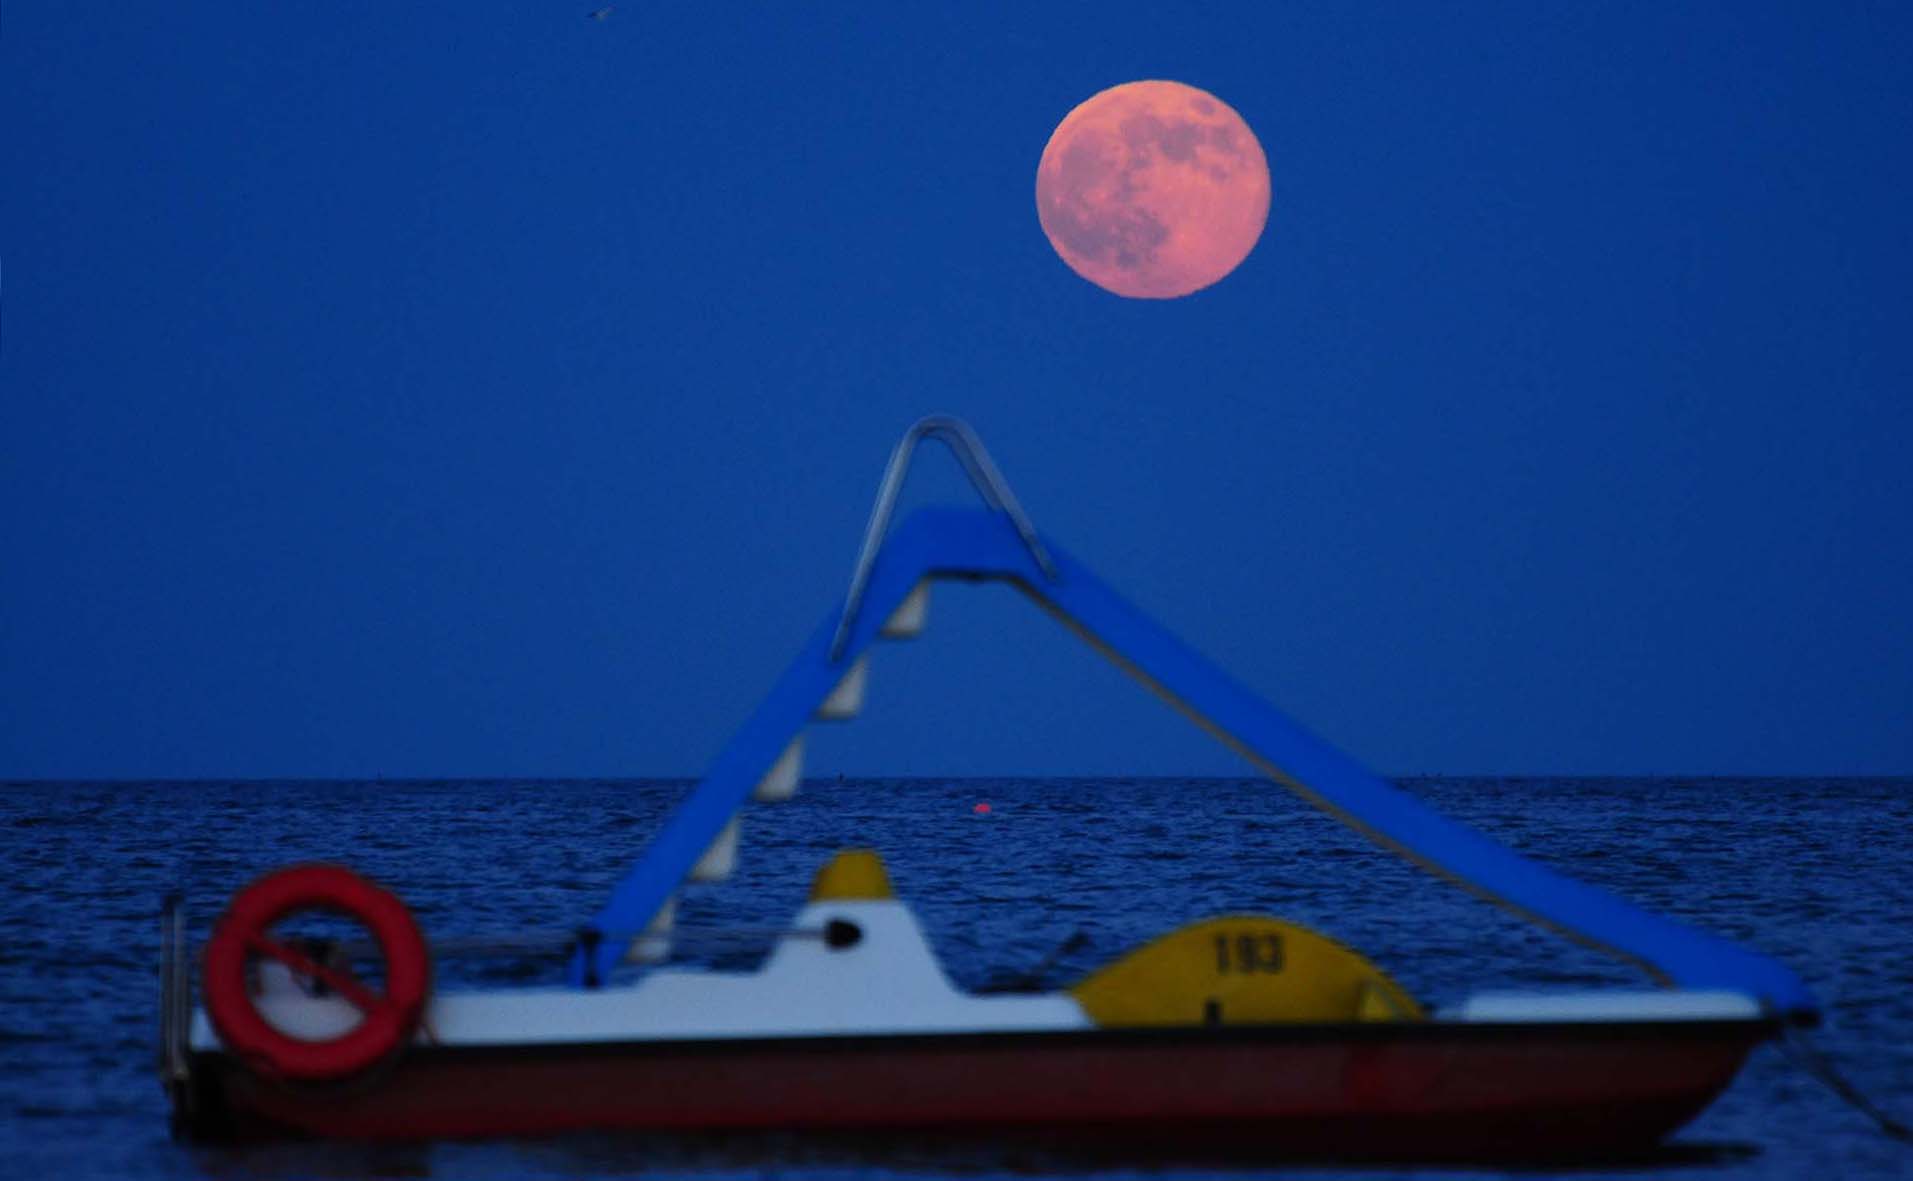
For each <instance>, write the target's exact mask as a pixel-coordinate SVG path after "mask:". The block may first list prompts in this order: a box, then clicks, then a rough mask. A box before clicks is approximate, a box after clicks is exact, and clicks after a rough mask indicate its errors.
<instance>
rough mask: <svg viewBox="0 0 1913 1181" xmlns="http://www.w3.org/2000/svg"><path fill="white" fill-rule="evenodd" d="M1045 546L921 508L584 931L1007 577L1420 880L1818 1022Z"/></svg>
mask: <svg viewBox="0 0 1913 1181" xmlns="http://www.w3.org/2000/svg"><path fill="white" fill-rule="evenodd" d="M1044 542H1045V544H1046V545H1047V546H1049V548H1050V552H1051V555H1052V557H1053V558H1054V560H1055V563H1056V567H1057V571H1058V576H1057V577H1056V578H1055V579H1054V580H1048V579H1045V578H1044V577H1043V575H1042V573H1041V572H1040V571H1038V570H1037V569H1036V567H1035V565H1034V564H1033V562H1032V561H1031V559H1030V556H1029V552H1028V550H1027V549H1026V548H1025V547H1024V546H1023V544H1022V541H1021V540H1020V539H1019V538H1018V537H1017V535H1016V533H1015V531H1014V530H1013V529H1012V528H1011V527H1010V525H1009V523H1008V521H1007V519H1006V518H1004V517H1003V516H1001V515H1000V514H998V513H994V512H989V511H983V510H974V509H926V510H922V511H920V512H918V513H916V514H914V515H913V516H911V517H910V518H909V519H908V520H906V521H905V522H904V523H903V524H902V525H901V526H899V527H898V528H897V530H896V532H895V533H894V534H893V535H892V536H891V538H890V539H889V541H888V542H887V543H886V544H885V546H884V548H883V550H882V552H881V553H880V555H879V556H878V559H877V562H876V565H875V567H874V569H873V571H872V574H871V578H870V583H869V587H868V590H867V592H866V595H865V598H864V605H863V608H862V610H861V611H860V613H859V616H858V618H857V619H856V620H855V621H854V623H853V626H852V628H851V631H850V639H849V642H848V643H847V644H846V645H845V648H844V651H843V653H842V655H841V658H840V659H839V660H838V661H837V662H835V663H832V662H831V661H830V660H829V658H828V651H829V646H830V640H831V634H832V632H833V631H834V629H835V627H836V625H837V612H836V611H834V610H833V611H832V612H831V613H830V614H829V615H827V616H826V617H825V618H824V619H823V621H822V622H820V623H819V624H818V626H817V627H816V629H815V630H814V631H813V632H812V634H811V637H810V639H809V641H808V642H807V643H806V644H805V646H804V649H803V651H802V652H801V653H800V654H799V655H798V657H797V659H796V660H795V661H794V662H792V664H791V666H790V667H789V668H788V669H787V670H786V671H785V673H784V675H783V676H782V677H781V678H780V679H779V680H778V682H777V684H776V686H775V687H774V688H773V689H772V690H771V692H770V695H769V696H768V697H766V698H765V699H764V702H763V704H761V705H760V706H758V708H757V711H756V712H755V713H754V714H752V715H751V717H750V719H749V721H747V722H746V723H745V724H744V728H743V729H742V730H740V731H739V732H738V733H737V735H736V736H735V737H734V738H733V739H732V740H731V742H730V744H729V745H728V746H727V747H726V748H725V750H724V752H723V753H722V754H721V755H719V756H718V759H717V762H716V763H715V764H714V765H713V766H712V768H711V770H710V773H709V774H708V775H707V776H706V777H705V779H704V781H703V782H702V783H700V784H699V785H698V787H697V789H696V790H695V791H694V792H693V793H692V794H691V796H690V797H689V798H688V799H687V800H686V801H685V802H684V803H683V804H682V805H681V806H680V807H679V808H678V810H677V812H676V813H675V814H673V815H672V817H671V818H670V820H669V821H667V822H666V824H665V826H664V828H663V830H662V831H661V832H660V833H659V834H658V836H657V838H656V840H655V841H654V842H653V843H652V845H651V847H650V848H649V849H647V850H646V851H645V853H644V855H643V856H642V857H641V858H640V859H639V861H638V863H637V864H636V865H635V866H634V867H633V868H632V870H631V871H630V873H628V874H627V875H626V876H625V877H624V879H623V880H621V881H620V882H619V883H618V884H617V886H616V888H615V889H614V890H613V892H612V896H611V899H610V901H609V902H608V903H607V904H606V905H605V907H604V909H603V910H602V911H600V912H599V914H598V916H597V917H596V919H595V920H594V921H593V924H592V925H593V926H594V927H596V928H597V929H598V930H600V931H604V932H607V933H611V932H617V933H620V934H625V935H628V934H635V933H637V932H639V931H642V930H643V928H644V927H645V925H646V924H647V923H648V922H649V921H650V919H651V917H652V916H653V915H655V914H656V913H657V911H658V909H659V908H660V907H662V906H663V905H664V903H665V902H666V901H667V900H668V899H669V898H670V897H671V895H672V894H673V893H674V892H675V891H676V890H677V889H678V887H679V885H680V884H681V883H682V881H683V880H684V877H685V875H686V874H688V873H689V872H690V870H691V867H692V866H693V865H695V864H696V862H697V859H698V858H699V856H700V855H702V853H703V852H704V850H705V849H706V848H707V847H709V845H710V843H711V842H712V841H713V840H715V839H716V837H717V835H718V833H719V832H720V831H721V830H722V829H723V827H724V826H725V824H727V823H729V821H730V819H731V817H732V816H733V815H735V814H736V812H737V810H738V809H739V808H740V807H741V806H742V805H743V804H744V802H745V801H746V800H747V799H748V798H749V797H750V794H751V791H752V789H753V788H754V787H755V786H756V784H757V782H758V780H760V779H761V778H762V777H763V776H764V774H765V772H767V771H768V770H769V769H770V767H771V765H772V764H773V763H775V762H776V760H777V758H778V756H779V755H780V754H781V753H782V752H783V750H784V748H785V747H786V746H787V745H788V744H789V742H790V740H791V739H792V738H794V737H796V736H797V734H798V733H799V732H801V731H802V729H803V728H804V726H805V725H806V724H808V722H809V720H810V718H811V716H812V715H813V714H814V713H815V711H816V709H817V707H818V706H819V705H820V704H822V702H823V701H824V699H825V698H826V697H827V696H829V694H830V691H831V689H832V688H834V687H835V686H836V684H837V682H838V681H839V680H840V679H841V678H842V677H843V675H844V674H845V673H846V672H847V671H848V670H849V669H850V667H851V666H852V665H853V664H854V663H855V661H856V660H857V659H858V658H859V657H860V656H862V655H863V654H864V653H865V652H866V651H868V650H869V648H870V647H871V645H872V643H873V641H875V640H876V638H877V633H878V629H879V628H880V627H881V626H882V624H883V621H884V620H885V619H887V618H888V617H889V616H890V613H891V612H892V611H894V610H895V609H896V608H897V606H898V605H899V604H900V603H902V602H903V600H904V598H905V596H907V595H908V594H909V593H910V591H911V589H912V588H914V587H915V586H916V585H917V583H918V582H919V581H920V580H922V579H924V578H938V577H955V578H985V579H1004V580H1010V581H1013V582H1016V583H1018V584H1019V585H1021V586H1022V587H1023V588H1024V589H1026V590H1028V591H1029V592H1030V593H1031V594H1033V595H1034V596H1035V597H1037V598H1038V599H1040V600H1041V601H1043V602H1044V603H1045V604H1047V605H1048V606H1049V607H1050V608H1051V609H1052V610H1053V611H1055V612H1056V613H1057V614H1058V615H1060V616H1061V617H1063V618H1064V619H1066V620H1068V621H1069V622H1070V623H1072V624H1073V625H1075V626H1076V627H1078V628H1080V629H1081V630H1082V631H1083V632H1085V633H1086V634H1087V635H1089V636H1090V637H1092V638H1093V639H1094V640H1095V641H1096V642H1097V643H1099V644H1101V645H1102V646H1104V647H1105V648H1107V649H1109V650H1110V651H1111V652H1112V653H1113V654H1114V655H1116V656H1117V657H1119V658H1120V659H1121V660H1122V661H1124V662H1126V663H1127V664H1129V665H1130V666H1132V667H1133V668H1134V670H1135V671H1136V672H1138V673H1140V674H1141V675H1142V676H1143V677H1145V678H1147V679H1148V680H1149V681H1151V682H1153V683H1154V684H1155V685H1156V686H1157V687H1158V688H1159V689H1161V690H1162V691H1163V692H1164V693H1165V694H1167V695H1168V696H1170V697H1171V698H1173V699H1175V700H1176V701H1178V702H1179V703H1181V704H1182V705H1183V706H1185V707H1186V708H1188V709H1189V710H1190V711H1191V712H1192V713H1194V714H1196V715H1197V716H1198V717H1200V718H1202V719H1203V720H1205V721H1206V722H1207V723H1208V724H1209V725H1211V726H1212V727H1214V728H1215V729H1216V730H1218V731H1220V732H1221V733H1222V734H1223V735H1225V736H1227V738H1228V739H1229V740H1230V741H1232V742H1233V743H1234V744H1236V745H1238V746H1239V747H1241V748H1242V750H1243V752H1244V753H1246V754H1249V755H1251V756H1252V758H1253V759H1254V760H1256V761H1259V762H1261V763H1263V764H1266V765H1267V766H1268V767H1269V768H1272V769H1274V770H1276V771H1277V772H1279V773H1280V774H1281V775H1282V776H1284V777H1286V778H1287V779H1288V780H1290V781H1292V786H1294V787H1295V788H1296V789H1298V790H1299V791H1300V792H1301V793H1302V794H1303V795H1305V796H1307V797H1312V798H1313V800H1314V802H1316V803H1318V804H1319V805H1321V806H1324V807H1326V808H1327V809H1328V810H1330V811H1331V812H1332V813H1334V814H1336V815H1338V816H1339V817H1340V818H1341V819H1343V820H1344V821H1345V822H1349V823H1352V824H1353V825H1355V826H1356V827H1357V828H1360V829H1364V830H1366V831H1367V832H1368V833H1369V834H1370V835H1372V836H1374V837H1377V838H1380V839H1381V840H1382V841H1384V842H1385V843H1386V844H1390V845H1393V846H1395V847H1396V848H1397V849H1398V850H1399V851H1400V852H1402V853H1404V854H1405V855H1407V856H1408V857H1410V858H1411V859H1412V860H1414V861H1416V862H1417V863H1419V864H1421V865H1423V866H1424V867H1426V868H1429V869H1432V870H1435V871H1437V872H1440V873H1442V874H1445V875H1447V876H1449V877H1452V878H1454V879H1456V880H1458V881H1460V882H1462V883H1464V884H1466V885H1468V886H1470V887H1472V888H1474V889H1476V890H1478V891H1479V892H1481V893H1483V894H1486V895H1488V896H1490V897H1492V898H1494V899H1496V900H1498V901H1500V902H1502V903H1503V904H1505V905H1507V906H1510V907H1512V908H1514V909H1515V910H1517V911H1519V912H1522V913H1524V914H1525V915H1527V916H1528V917H1531V918H1534V919H1538V920H1540V921H1542V922H1545V923H1547V924H1549V925H1552V926H1554V927H1558V928H1561V929H1563V930H1565V931H1568V932H1572V933H1574V934H1576V935H1578V936H1580V937H1582V938H1585V939H1586V940H1588V941H1590V942H1592V943H1595V944H1597V945H1599V946H1600V947H1602V948H1604V949H1606V950H1608V951H1610V952H1613V953H1616V954H1619V955H1621V956H1623V957H1626V958H1631V959H1634V960H1637V961H1640V962H1641V963H1643V964H1644V965H1647V966H1649V967H1651V968H1652V969H1653V970H1654V971H1655V972H1657V973H1658V974H1660V975H1661V976H1663V977H1664V978H1665V979H1666V980H1667V981H1669V982H1671V983H1673V984H1675V985H1679V986H1681V987H1686V988H1727V989H1734V990H1738V991H1743V992H1747V993H1750V994H1752V995H1754V996H1757V997H1759V998H1761V1000H1762V1001H1764V1002H1765V1003H1766V1004H1768V1005H1769V1006H1771V1007H1772V1008H1773V1009H1774V1010H1775V1011H1776V1012H1779V1013H1783V1014H1786V1015H1789V1016H1791V1017H1796V1018H1812V1017H1815V1016H1817V1015H1818V1013H1819V1005H1818V1003H1817V1002H1816V1001H1815V1000H1814V998H1813V995H1812V993H1810V992H1809V991H1808V989H1807V987H1806V985H1805V984H1803V983H1802V982H1801V980H1800V979H1799V977H1798V976H1796V975H1795V974H1794V973H1793V972H1792V971H1790V970H1789V969H1788V968H1786V967H1785V966H1784V965H1782V964H1780V963H1778V962H1777V961H1775V960H1772V959H1770V958H1768V957H1766V956H1763V955H1760V954H1758V953H1756V952H1753V951H1750V950H1748V949H1746V948H1743V947H1740V946H1739V945H1737V944H1735V943H1732V942H1730V941H1728V940H1725V939H1722V938H1719V937H1718V936H1714V935H1710V934H1707V933H1705V932H1702V931H1699V930H1696V929H1694V928H1691V927H1688V926H1685V925H1683V924H1680V923H1677V922H1674V921H1672V920H1670V919H1666V918H1663V917H1661V916H1659V915H1656V914H1652V913H1650V912H1648V911H1645V910H1642V909H1641V908H1639V907H1637V906H1635V905H1633V904H1631V903H1629V902H1626V901H1624V900H1622V899H1621V898H1618V897H1616V896H1615V895H1613V894H1610V893H1608V892H1607V891H1605V890H1601V889H1598V888H1596V887H1593V886H1589V885H1587V884H1585V883H1582V882H1578V881H1575V880H1573V879H1572V878H1568V877H1565V876H1563V875H1561V874H1559V873H1556V872H1554V871H1553V870H1550V869H1547V868H1546V867H1544V866H1542V865H1539V864H1537V863H1535V862H1532V861H1529V860H1528V859H1527V858H1525V857H1523V856H1521V855H1520V854H1519V853H1516V852H1515V851H1514V850H1512V849H1510V848H1508V847H1506V846H1505V845H1502V844H1500V843H1499V842H1497V841H1494V840H1492V839H1490V838H1488V837H1486V836H1484V835H1482V834H1481V833H1479V832H1476V831H1475V830H1473V829H1471V828H1468V827H1466V826H1465V825H1461V824H1457V823H1455V822H1454V821H1452V820H1449V819H1447V818H1446V817H1444V816H1442V815H1441V814H1440V813H1438V812H1436V811H1434V810H1433V809H1431V808H1429V807H1428V806H1426V805H1424V804H1422V803H1421V802H1420V801H1419V800H1417V799H1416V798H1414V797H1413V796H1411V795H1409V794H1408V793H1406V792H1404V791H1402V790H1400V789H1399V788H1396V787H1394V786H1393V785H1391V784H1389V783H1387V782H1385V781H1383V780H1381V779H1379V778H1377V777H1376V776H1374V775H1372V774H1370V773H1369V772H1368V771H1366V770H1364V769H1363V768H1362V767H1361V766H1360V765H1358V764H1357V763H1356V762H1355V761H1354V760H1352V759H1350V758H1349V757H1348V756H1346V755H1344V754H1342V753H1341V752H1339V751H1337V750H1335V749H1334V748H1333V747H1331V746H1329V745H1328V744H1327V743H1325V742H1323V741H1322V740H1321V739H1319V738H1317V737H1315V736H1314V735H1312V734H1310V733H1309V732H1308V731H1306V730H1304V729H1303V728H1302V727H1300V726H1298V725H1297V724H1296V723H1294V722H1293V721H1291V720H1290V719H1289V718H1287V717H1286V716H1284V715H1283V714H1282V713H1281V712H1280V711H1278V710H1276V709H1275V708H1274V707H1272V706H1270V705H1269V704H1268V703H1266V702H1264V701H1262V700H1261V699H1260V698H1258V697H1257V696H1256V695H1255V694H1253V693H1251V692H1250V691H1249V690H1248V689H1246V688H1245V687H1243V686H1242V685H1241V684H1240V683H1238V682H1237V681H1235V680H1234V679H1233V678H1231V677H1230V676H1229V675H1228V674H1227V673H1225V672H1223V671H1222V670H1221V669H1219V668H1218V667H1216V666H1215V665H1214V664H1212V663H1210V662H1209V661H1208V660H1206V659H1205V658H1203V657H1202V656H1201V655H1200V654H1198V653H1197V652H1195V651H1194V650H1193V649H1191V648H1190V647H1189V646H1188V645H1186V644H1184V643H1183V642H1182V641H1180V640H1178V639H1177V638H1176V637H1175V636H1173V635H1171V634H1170V633H1169V632H1168V631H1166V630H1164V629H1163V628H1162V627H1161V626H1160V625H1158V624H1157V623H1155V622H1154V621H1152V620H1151V619H1149V618H1148V617H1147V616H1146V615H1144V614H1143V613H1142V612H1141V611H1139V610H1137V609H1136V608H1135V607H1134V606H1132V605H1131V604H1129V603H1128V602H1126V601H1124V600H1123V599H1122V598H1121V597H1120V596H1118V595H1117V594H1116V593H1115V592H1114V591H1112V590H1111V589H1110V588H1109V587H1108V586H1107V585H1105V584H1104V583H1103V582H1102V581H1101V580H1100V579H1098V578H1097V577H1096V576H1095V575H1094V574H1092V573H1091V572H1090V571H1089V570H1088V569H1086V568H1085V567H1083V566H1082V565H1080V564H1079V563H1078V562H1076V561H1075V559H1073V558H1071V557H1070V556H1069V554H1068V553H1067V552H1066V551H1064V550H1062V549H1061V548H1059V547H1057V546H1056V545H1055V544H1054V542H1052V541H1050V539H1048V538H1045V539H1044ZM739 855H740V856H743V855H745V853H744V851H743V850H740V853H739ZM625 943H626V939H625V938H607V939H606V941H605V942H604V943H603V944H602V945H601V946H600V947H598V949H597V951H596V957H597V963H596V965H595V968H596V973H597V975H598V977H599V978H604V977H607V976H608V975H609V974H610V971H611V969H612V968H613V967H614V966H615V965H616V964H617V963H618V961H619V959H620V958H621V957H622V955H623V953H624V949H625ZM583 969H584V965H583V963H582V960H580V961H579V962H577V963H575V964H574V966H573V979H574V981H576V980H581V979H582V978H583V975H584V971H583Z"/></svg>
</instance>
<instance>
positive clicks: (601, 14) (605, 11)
mask: <svg viewBox="0 0 1913 1181" xmlns="http://www.w3.org/2000/svg"><path fill="white" fill-rule="evenodd" d="M613 7H615V6H614V5H610V4H607V5H605V6H604V7H603V8H594V9H592V10H591V11H590V12H589V13H587V14H586V15H587V16H589V17H590V18H591V19H592V20H594V21H602V20H606V19H608V18H609V17H610V16H611V9H612V8H613Z"/></svg>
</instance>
